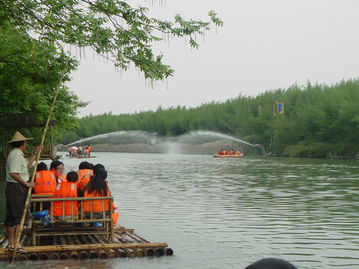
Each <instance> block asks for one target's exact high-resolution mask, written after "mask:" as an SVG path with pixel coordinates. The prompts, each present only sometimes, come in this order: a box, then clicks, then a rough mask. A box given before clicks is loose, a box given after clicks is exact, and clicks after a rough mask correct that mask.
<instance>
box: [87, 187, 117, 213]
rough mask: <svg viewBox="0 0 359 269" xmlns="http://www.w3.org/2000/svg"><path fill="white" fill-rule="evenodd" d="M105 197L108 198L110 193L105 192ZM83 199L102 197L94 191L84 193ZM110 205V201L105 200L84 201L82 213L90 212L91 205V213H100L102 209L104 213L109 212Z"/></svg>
mask: <svg viewBox="0 0 359 269" xmlns="http://www.w3.org/2000/svg"><path fill="white" fill-rule="evenodd" d="M107 196H108V197H110V196H111V194H110V191H109V190H107ZM84 197H103V196H101V195H99V194H98V193H97V192H96V191H94V192H92V193H89V192H88V190H86V191H85V193H84ZM110 203H111V200H110V199H107V200H104V199H99V200H85V201H84V203H83V205H84V212H91V204H92V212H102V211H103V209H104V210H105V212H106V211H109V210H110ZM103 205H104V206H105V208H103Z"/></svg>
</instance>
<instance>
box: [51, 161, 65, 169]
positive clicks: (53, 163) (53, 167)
mask: <svg viewBox="0 0 359 269" xmlns="http://www.w3.org/2000/svg"><path fill="white" fill-rule="evenodd" d="M60 165H64V163H63V162H61V161H59V160H55V161H53V162H51V164H50V170H56V168H57V167H58V166H60Z"/></svg>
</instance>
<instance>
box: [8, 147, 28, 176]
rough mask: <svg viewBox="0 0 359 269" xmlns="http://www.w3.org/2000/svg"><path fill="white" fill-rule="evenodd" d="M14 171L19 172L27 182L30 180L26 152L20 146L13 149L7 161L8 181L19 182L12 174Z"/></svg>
mask: <svg viewBox="0 0 359 269" xmlns="http://www.w3.org/2000/svg"><path fill="white" fill-rule="evenodd" d="M12 173H17V174H19V175H20V176H21V178H22V179H23V180H24V181H25V182H27V181H28V180H29V170H28V167H27V160H26V159H25V157H24V153H23V152H22V150H21V149H19V148H14V149H12V150H11V151H10V153H9V155H8V157H7V161H6V181H7V182H13V183H19V182H17V181H16V180H15V179H13V178H12V176H11V175H10V174H12Z"/></svg>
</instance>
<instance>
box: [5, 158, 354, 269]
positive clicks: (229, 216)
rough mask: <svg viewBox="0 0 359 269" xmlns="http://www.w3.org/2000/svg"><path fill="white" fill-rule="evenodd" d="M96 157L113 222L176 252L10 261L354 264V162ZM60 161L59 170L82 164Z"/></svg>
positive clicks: (129, 267) (52, 264)
mask: <svg viewBox="0 0 359 269" xmlns="http://www.w3.org/2000/svg"><path fill="white" fill-rule="evenodd" d="M95 155H96V156H97V158H96V159H91V161H93V163H95V164H96V163H103V164H104V165H105V166H106V168H107V170H108V171H109V181H110V187H111V190H112V193H113V196H114V197H115V203H116V205H117V206H118V208H119V210H120V213H121V215H120V218H119V223H120V224H121V225H123V226H125V227H127V228H134V229H135V231H136V233H137V234H139V235H141V236H143V237H144V238H146V239H148V240H149V241H151V242H167V243H168V245H169V246H170V247H171V248H173V250H174V253H175V255H174V256H169V257H168V256H167V257H161V258H152V257H151V258H150V257H145V258H125V259H123V258H118V259H112V260H86V261H70V260H68V261H46V262H43V261H41V262H40V261H39V262H18V263H17V264H16V266H15V268H41V269H45V268H65V267H68V268H91V269H98V268H122V269H137V268H138V269H143V268H146V269H161V268H166V269H167V268H196V269H202V268H203V269H210V268H221V269H227V268H228V269H229V268H244V267H245V266H246V265H248V264H250V263H252V262H254V261H256V260H258V259H260V258H264V257H280V258H283V259H286V260H289V261H291V262H292V263H294V264H295V265H297V266H298V268H308V269H309V268H311V269H314V268H325V269H328V268H345V269H357V268H359V162H358V161H330V160H312V159H290V158H283V159H282V158H247V157H245V158H240V159H216V158H212V157H211V156H208V155H168V154H131V153H95ZM63 156H65V154H64V153H63ZM62 161H63V162H64V163H65V170H66V171H69V170H71V169H73V170H77V167H78V165H79V163H80V162H81V160H79V159H63V160H62ZM5 265H6V264H5V263H0V266H5ZM12 268H13V267H12Z"/></svg>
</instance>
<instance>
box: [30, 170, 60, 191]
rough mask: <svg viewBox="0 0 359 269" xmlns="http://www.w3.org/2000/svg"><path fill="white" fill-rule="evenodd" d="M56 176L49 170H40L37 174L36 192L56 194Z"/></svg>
mask: <svg viewBox="0 0 359 269" xmlns="http://www.w3.org/2000/svg"><path fill="white" fill-rule="evenodd" d="M56 185H57V184H56V177H55V175H54V174H53V173H50V172H49V171H47V170H45V171H38V172H36V174H35V187H34V193H35V194H51V195H52V194H54V193H55V189H56Z"/></svg>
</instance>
